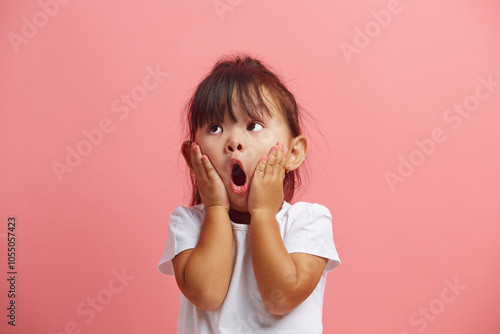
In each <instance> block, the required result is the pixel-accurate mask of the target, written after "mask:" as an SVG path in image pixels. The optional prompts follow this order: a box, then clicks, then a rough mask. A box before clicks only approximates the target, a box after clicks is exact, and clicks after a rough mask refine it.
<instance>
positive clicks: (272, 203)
mask: <svg viewBox="0 0 500 334" xmlns="http://www.w3.org/2000/svg"><path fill="white" fill-rule="evenodd" d="M286 166H288V149H287V148H286V147H284V145H283V143H281V142H278V144H277V145H274V146H273V147H272V148H271V150H270V151H269V154H268V155H267V156H263V157H262V158H261V159H260V161H259V164H258V165H257V168H256V169H255V173H254V175H253V178H252V183H251V185H250V190H249V194H248V212H249V213H250V215H252V212H255V211H257V210H259V211H269V212H272V213H273V214H277V213H278V212H279V210H280V208H281V206H282V205H283V201H284V193H283V180H284V179H285V168H286Z"/></svg>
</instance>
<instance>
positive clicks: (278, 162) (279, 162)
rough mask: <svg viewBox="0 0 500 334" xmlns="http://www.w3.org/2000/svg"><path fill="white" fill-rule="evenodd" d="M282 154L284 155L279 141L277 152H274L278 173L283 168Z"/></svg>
mask: <svg viewBox="0 0 500 334" xmlns="http://www.w3.org/2000/svg"><path fill="white" fill-rule="evenodd" d="M283 156H284V146H283V144H282V143H281V142H280V148H279V150H278V153H277V154H276V168H275V170H276V172H278V173H280V172H281V170H282V169H283V168H284V167H283Z"/></svg>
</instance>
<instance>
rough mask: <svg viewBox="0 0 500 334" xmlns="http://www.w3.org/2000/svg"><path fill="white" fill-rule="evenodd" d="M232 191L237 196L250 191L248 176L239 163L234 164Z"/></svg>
mask: <svg viewBox="0 0 500 334" xmlns="http://www.w3.org/2000/svg"><path fill="white" fill-rule="evenodd" d="M231 189H232V190H233V192H234V193H235V194H236V195H242V194H244V193H246V192H247V190H248V182H247V176H246V175H245V172H244V171H243V168H242V167H241V166H240V164H239V163H238V162H234V165H233V169H232V171H231Z"/></svg>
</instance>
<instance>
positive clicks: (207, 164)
mask: <svg viewBox="0 0 500 334" xmlns="http://www.w3.org/2000/svg"><path fill="white" fill-rule="evenodd" d="M201 161H202V162H203V166H204V168H205V170H206V171H207V176H208V178H209V179H211V180H214V179H216V178H217V177H219V173H217V171H216V170H215V167H214V166H213V165H212V162H211V161H210V159H209V158H208V156H206V155H202V156H201Z"/></svg>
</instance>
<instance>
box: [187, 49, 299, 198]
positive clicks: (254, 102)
mask: <svg viewBox="0 0 500 334" xmlns="http://www.w3.org/2000/svg"><path fill="white" fill-rule="evenodd" d="M263 88H265V89H266V93H267V94H269V96H270V98H271V100H272V101H273V103H274V104H275V106H276V107H277V108H278V109H279V110H280V111H281V113H282V114H283V116H284V119H285V120H286V122H287V124H288V128H289V129H290V133H291V134H292V137H296V136H298V135H301V134H302V131H301V128H300V122H299V117H300V115H299V110H298V106H297V102H296V101H295V98H294V97H293V95H292V93H290V91H289V90H288V89H287V88H286V87H285V85H284V84H283V81H282V80H281V79H280V78H279V77H278V76H277V75H276V74H274V73H273V72H271V71H270V70H269V69H268V68H266V67H265V66H264V65H262V63H261V61H259V60H257V59H253V58H251V57H249V56H243V57H240V56H236V57H233V58H222V59H220V60H219V61H218V62H217V63H216V64H215V66H214V67H213V69H212V71H211V72H210V74H209V75H208V76H207V77H206V78H205V79H203V80H202V81H201V82H200V84H199V85H198V86H197V88H196V91H195V92H194V94H193V96H192V97H191V99H190V100H189V102H188V104H187V107H186V108H187V122H188V124H189V134H188V137H189V140H190V141H194V140H195V135H196V131H197V130H198V129H199V128H200V127H203V126H204V125H206V124H210V123H215V122H217V123H222V122H223V121H224V114H225V111H226V110H227V111H228V112H229V115H230V117H231V119H232V120H233V121H235V122H236V121H237V119H236V117H235V114H234V111H233V106H234V105H235V104H236V105H237V106H239V107H241V108H242V109H243V110H244V112H245V113H246V114H247V115H248V116H249V117H250V118H252V119H255V118H257V117H256V113H262V112H263V111H262V110H264V111H266V112H267V113H268V114H269V115H270V116H271V117H272V115H271V111H270V110H269V108H268V104H269V102H266V98H265V97H264V96H263V95H262V89H263ZM190 178H191V185H192V198H191V204H190V205H191V206H193V205H197V204H200V203H201V197H200V193H199V191H198V185H197V182H196V178H195V177H194V174H193V173H190ZM301 183H302V178H301V174H300V172H299V169H295V170H293V171H290V172H289V173H286V174H285V179H284V180H283V192H284V199H285V201H287V202H290V201H291V200H292V198H293V195H294V192H295V189H296V188H298V187H299V186H300V185H301Z"/></svg>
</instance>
